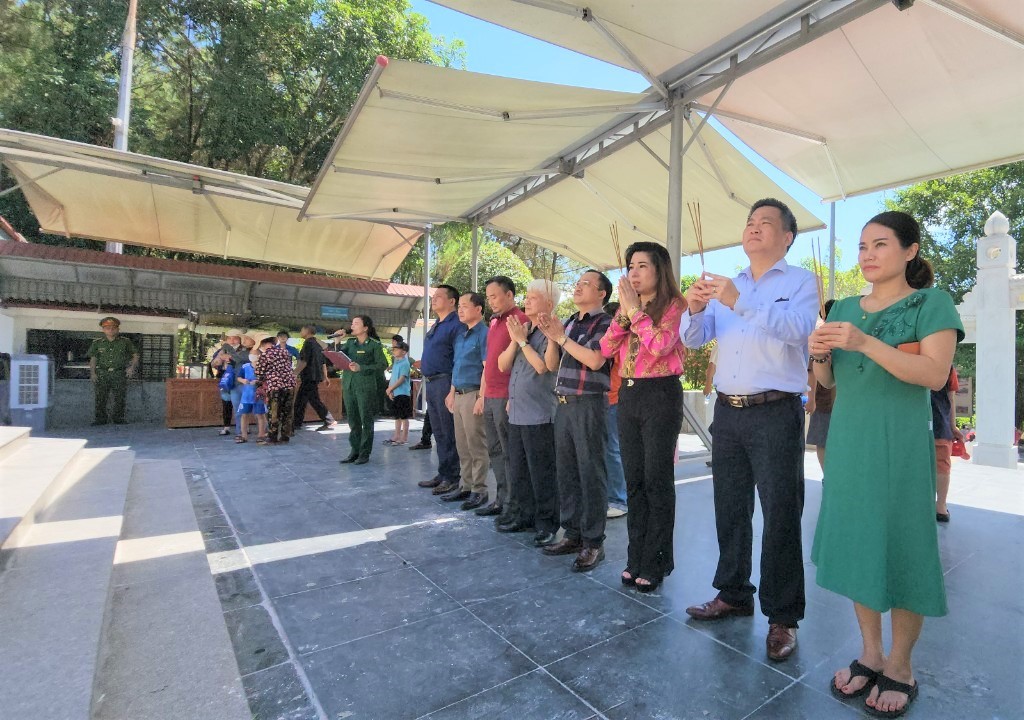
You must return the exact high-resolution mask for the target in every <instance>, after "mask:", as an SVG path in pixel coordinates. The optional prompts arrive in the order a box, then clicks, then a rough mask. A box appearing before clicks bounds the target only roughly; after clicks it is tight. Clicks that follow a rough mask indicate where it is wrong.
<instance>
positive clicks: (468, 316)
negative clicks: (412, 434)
mask: <svg viewBox="0 0 1024 720" xmlns="http://www.w3.org/2000/svg"><path fill="white" fill-rule="evenodd" d="M483 319H484V297H483V295H481V294H480V293H474V292H470V293H466V294H464V295H463V296H462V297H461V298H459V320H460V321H461V322H462V324H463V325H464V326H465V328H466V329H465V331H464V332H461V333H459V334H458V335H456V336H455V366H454V368H453V369H452V389H451V390H449V391H448V397H447V398H445V406H446V407H447V408H448V410H449V411H451V413H452V414H453V415H454V417H455V446H456V447H457V448H458V450H459V463H460V465H461V467H462V471H463V472H462V486H461V487H459V488H456V489H455V490H452V491H451V492H450V493H448V494H446V495H442V496H441V499H442V500H444V501H445V502H456V501H460V500H463V501H465V502H463V503H462V509H463V510H473V509H474V508H478V507H480V506H481V505H483V504H484V503H485V502H487V471H488V470H489V469H490V467H491V462H490V457H489V456H488V447H487V431H486V428H485V427H484V395H483V391H482V390H481V388H480V379H481V376H482V375H483V371H484V359H485V358H486V357H487V326H486V325H485V324H484V322H483Z"/></svg>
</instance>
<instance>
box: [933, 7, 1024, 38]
mask: <svg viewBox="0 0 1024 720" xmlns="http://www.w3.org/2000/svg"><path fill="white" fill-rule="evenodd" d="M918 2H920V3H921V4H922V5H927V6H928V7H932V8H935V9H936V10H938V11H940V12H943V13H945V14H946V15H949V16H950V17H953V18H956V19H957V20H959V21H960V22H963V23H965V24H967V25H970V26H971V27H973V28H974V29H975V30H979V31H981V32H983V33H985V34H986V35H989V36H990V37H993V38H995V39H996V40H1002V41H1004V42H1008V43H1010V44H1011V45H1015V46H1016V47H1017V48H1018V49H1024V35H1021V34H1020V33H1017V32H1014V31H1013V30H1011V29H1010V28H1008V27H1006V26H1004V25H1000V24H998V23H994V22H992V21H991V20H989V19H988V18H986V17H984V16H982V15H979V14H978V13H976V12H974V11H973V10H971V9H970V8H966V7H964V6H963V5H961V4H960V3H957V2H953V0H918Z"/></svg>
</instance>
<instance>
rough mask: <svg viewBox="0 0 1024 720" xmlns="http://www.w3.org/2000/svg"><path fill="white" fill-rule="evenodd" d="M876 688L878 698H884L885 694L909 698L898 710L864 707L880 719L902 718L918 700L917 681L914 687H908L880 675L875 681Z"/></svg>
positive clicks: (866, 705)
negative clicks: (900, 694)
mask: <svg viewBox="0 0 1024 720" xmlns="http://www.w3.org/2000/svg"><path fill="white" fill-rule="evenodd" d="M875 687H876V688H878V697H882V693H884V692H898V693H903V694H904V695H906V696H907V702H906V703H904V705H903V707H901V708H899V709H898V710H876V709H875V708H873V707H871V706H870V705H868V704H865V705H864V709H865V710H867V711H868V713H869V714H871V715H874V716H875V717H880V718H898V717H901V716H902V715H903V714H904V713H905V712H907V710H909V709H910V705H911V703H913V702H914V700H915V699H916V698H917V681H916V680H915V681H914V684H913V685H907V684H906V683H901V682H900V681H899V680H893V679H892V678H891V677H889V676H888V675H884V674H882V673H878V679H877V680H875Z"/></svg>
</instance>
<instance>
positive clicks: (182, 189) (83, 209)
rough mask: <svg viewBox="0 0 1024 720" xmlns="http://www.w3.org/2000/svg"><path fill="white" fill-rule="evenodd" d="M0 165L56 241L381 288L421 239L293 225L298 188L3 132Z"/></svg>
mask: <svg viewBox="0 0 1024 720" xmlns="http://www.w3.org/2000/svg"><path fill="white" fill-rule="evenodd" d="M0 161H2V162H3V164H4V165H5V166H6V167H7V169H8V170H9V171H10V173H11V174H12V175H13V176H14V178H15V180H16V181H17V182H18V183H19V184H20V185H21V190H22V192H23V193H24V194H25V197H26V198H27V199H28V201H29V204H30V205H31V207H32V211H33V212H34V213H35V215H36V218H37V219H38V220H39V224H40V226H41V228H42V230H43V231H44V232H47V233H52V234H57V235H65V236H69V237H82V238H90V239H94V240H106V241H114V242H123V243H126V244H130V245H143V246H147V247H157V248H163V249H168V250H180V251H185V252H195V253H203V254H209V255H222V256H224V257H230V258H234V259H238V260H248V261H253V262H262V263H270V264H274V265H283V266H290V267H299V268H303V269H315V270H323V271H327V272H335V273H343V274H346V275H352V276H356V277H364V278H388V277H390V276H391V274H392V273H393V272H394V270H395V268H397V267H398V265H399V264H400V263H401V261H402V260H403V259H404V258H405V256H406V254H407V253H408V251H409V249H410V248H411V247H412V245H413V244H414V243H415V241H416V240H417V238H418V237H419V235H420V234H421V233H422V231H421V230H419V229H416V228H396V227H392V226H389V225H380V224H374V223H368V222H362V221H357V220H346V221H339V220H321V221H306V222H296V213H297V212H298V209H299V208H300V207H301V206H302V203H303V201H304V200H305V198H306V195H307V194H308V189H307V188H303V187H298V186H295V185H288V184H284V183H277V182H273V181H269V180H262V179H259V178H252V177H248V176H245V175H238V174H235V173H227V172H222V171H217V170H212V169H210V168H204V167H199V166H195V165H188V164H185V163H177V162H173V161H169V160H163V159H160V158H153V157H148V156H144V155H137V154H134V153H127V152H122V151H118V150H113V149H110V148H102V147H97V146H92V145H86V144H82V143H74V142H70V141H66V140H58V139H54V138H47V137H42V136H38V135H30V134H27V133H20V132H16V131H12V130H0Z"/></svg>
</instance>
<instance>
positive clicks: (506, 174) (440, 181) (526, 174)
mask: <svg viewBox="0 0 1024 720" xmlns="http://www.w3.org/2000/svg"><path fill="white" fill-rule="evenodd" d="M332 167H333V169H334V172H336V173H345V174H347V175H363V176H366V177H377V178H383V179H385V180H407V181H410V182H420V183H427V184H430V185H453V184H455V183H471V182H487V181H489V180H504V179H506V178H517V179H525V178H531V177H543V176H544V175H553V174H555V172H556V171H554V170H503V171H497V172H492V173H481V174H480V175H467V176H464V177H447V178H444V177H429V176H427V175H406V174H404V173H392V172H385V171H383V170H365V169H363V168H352V167H345V166H342V165H333V166H332ZM307 217H313V216H311V215H310V216H307Z"/></svg>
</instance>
